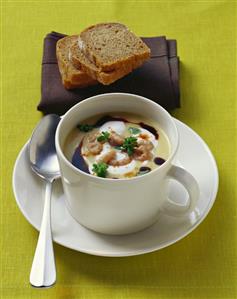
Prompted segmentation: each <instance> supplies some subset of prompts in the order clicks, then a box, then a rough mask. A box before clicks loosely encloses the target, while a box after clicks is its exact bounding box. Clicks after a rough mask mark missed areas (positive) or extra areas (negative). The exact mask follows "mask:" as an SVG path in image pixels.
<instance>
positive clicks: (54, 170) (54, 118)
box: [29, 114, 60, 287]
mask: <svg viewBox="0 0 237 299" xmlns="http://www.w3.org/2000/svg"><path fill="white" fill-rule="evenodd" d="M59 121H60V117H59V116H58V115H55V114H49V115H47V116H45V117H43V118H42V119H41V121H40V123H39V124H38V126H37V127H36V128H35V130H34V132H33V134H32V137H31V140H30V143H29V157H30V165H31V168H32V169H33V171H34V172H36V173H37V174H38V175H39V176H40V177H41V178H43V179H44V180H45V182H46V190H45V202H44V211H43V217H42V221H41V227H40V234H39V238H38V243H37V247H36V250H35V255H34V259H33V263H32V268H31V272H30V283H31V285H32V286H34V287H49V286H51V285H53V284H54V283H55V281H56V268H55V260H54V252H53V242H52V233H51V219H50V218H51V215H50V205H51V191H52V183H53V181H54V180H55V179H57V178H59V177H60V171H59V164H58V160H57V156H56V149H55V131H56V128H57V126H58V123H59Z"/></svg>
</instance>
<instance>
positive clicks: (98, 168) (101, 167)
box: [92, 162, 108, 178]
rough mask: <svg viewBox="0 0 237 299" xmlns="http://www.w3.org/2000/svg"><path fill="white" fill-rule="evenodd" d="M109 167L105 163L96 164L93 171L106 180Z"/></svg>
mask: <svg viewBox="0 0 237 299" xmlns="http://www.w3.org/2000/svg"><path fill="white" fill-rule="evenodd" d="M107 168H108V165H107V164H106V163H104V162H100V163H97V164H96V163H94V164H93V168H92V171H93V172H94V173H95V174H96V175H97V176H99V177H101V178H105V177H106V174H107Z"/></svg>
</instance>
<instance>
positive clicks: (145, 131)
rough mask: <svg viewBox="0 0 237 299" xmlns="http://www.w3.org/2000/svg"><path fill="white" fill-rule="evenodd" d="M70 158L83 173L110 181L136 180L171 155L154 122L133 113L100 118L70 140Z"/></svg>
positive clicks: (81, 126) (67, 150) (67, 147)
mask: <svg viewBox="0 0 237 299" xmlns="http://www.w3.org/2000/svg"><path fill="white" fill-rule="evenodd" d="M63 150H64V154H65V156H66V158H67V159H68V160H69V161H70V162H71V163H72V164H73V165H74V166H75V167H77V168H79V169H80V170H82V171H84V172H87V173H89V174H91V175H96V176H99V177H104V178H110V179H121V178H122V179H125V178H128V179H129V178H133V177H136V176H140V175H145V174H146V173H148V172H150V171H152V170H154V169H156V168H157V167H159V166H160V165H162V164H163V163H164V162H165V161H166V160H167V159H168V157H169V155H170V143H169V140H168V138H167V136H166V134H165V133H164V131H163V130H162V129H161V128H160V127H159V124H158V123H156V122H154V121H153V120H150V119H146V118H144V117H142V116H139V115H135V114H130V113H109V114H106V115H97V116H94V117H92V118H89V119H86V120H85V121H83V122H82V123H79V124H78V126H77V127H76V128H74V129H73V130H72V131H71V132H70V134H69V135H68V137H67V138H66V141H65V144H64V147H63Z"/></svg>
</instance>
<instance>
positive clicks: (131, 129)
mask: <svg viewBox="0 0 237 299" xmlns="http://www.w3.org/2000/svg"><path fill="white" fill-rule="evenodd" d="M128 131H129V132H130V133H131V134H133V135H137V134H139V133H141V130H140V129H138V128H135V127H130V128H128Z"/></svg>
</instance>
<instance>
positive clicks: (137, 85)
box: [37, 32, 180, 114]
mask: <svg viewBox="0 0 237 299" xmlns="http://www.w3.org/2000/svg"><path fill="white" fill-rule="evenodd" d="M64 36H65V35H64V34H60V33H57V32H51V33H49V34H48V35H47V36H46V37H45V39H44V51H43V62H42V82H41V101H40V103H39V105H38V107H37V108H38V110H40V111H42V112H43V113H44V114H48V113H57V114H63V113H65V112H66V111H67V110H68V109H69V108H70V107H72V106H73V105H74V104H76V103H78V102H80V101H81V100H83V99H85V98H88V97H91V96H94V95H96V94H101V93H107V92H128V93H134V94H138V95H141V96H144V97H147V98H149V99H151V100H153V101H155V102H157V103H158V104H160V105H162V106H163V107H164V108H165V109H167V110H171V109H174V108H176V107H180V93H179V58H178V57H177V43H176V40H166V38H165V37H164V36H161V37H147V38H145V37H144V38H142V40H143V41H144V42H145V43H146V44H147V45H148V47H149V48H150V49H151V58H150V59H149V60H148V61H147V62H145V63H144V64H143V65H142V66H141V67H140V68H138V69H136V70H134V71H133V72H132V73H130V74H129V75H127V76H125V77H124V78H122V79H120V80H118V81H116V82H114V83H113V84H111V85H108V86H104V85H102V84H97V85H95V86H90V87H86V88H83V89H75V90H70V91H69V90H66V89H65V88H64V87H63V85H62V83H61V77H60V74H59V70H58V64H57V58H56V53H55V52H56V43H57V41H58V40H59V39H60V38H62V37H64Z"/></svg>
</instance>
